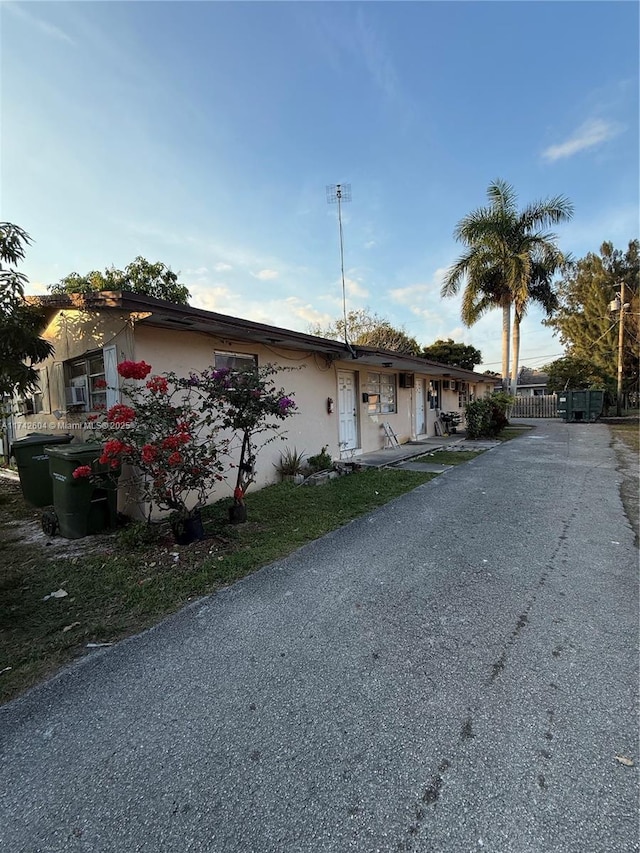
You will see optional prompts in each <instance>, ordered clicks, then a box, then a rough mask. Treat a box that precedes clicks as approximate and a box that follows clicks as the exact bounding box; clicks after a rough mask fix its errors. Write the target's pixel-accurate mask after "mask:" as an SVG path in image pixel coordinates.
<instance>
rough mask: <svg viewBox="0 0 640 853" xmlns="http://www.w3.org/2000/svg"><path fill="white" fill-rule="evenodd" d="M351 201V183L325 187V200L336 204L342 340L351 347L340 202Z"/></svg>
mask: <svg viewBox="0 0 640 853" xmlns="http://www.w3.org/2000/svg"><path fill="white" fill-rule="evenodd" d="M343 201H351V184H331V185H330V186H328V187H327V202H328V203H329V204H335V203H336V202H337V204H338V229H339V234H340V273H341V276H342V315H343V321H344V342H345V344H346V345H347V346H348V347H349V349H351V345H350V343H349V336H348V334H347V288H346V286H345V281H344V239H343V234H342V202H343Z"/></svg>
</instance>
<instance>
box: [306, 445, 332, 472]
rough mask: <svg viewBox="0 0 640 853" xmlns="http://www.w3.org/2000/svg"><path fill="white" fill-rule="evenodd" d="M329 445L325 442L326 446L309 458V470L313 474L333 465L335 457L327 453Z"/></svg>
mask: <svg viewBox="0 0 640 853" xmlns="http://www.w3.org/2000/svg"><path fill="white" fill-rule="evenodd" d="M328 446H329V445H328V444H325V446H324V447H323V448H322V449H321V450H320V453H316V455H315V456H310V457H309V459H308V460H307V465H308V466H309V470H310V471H311V473H312V474H317V473H318V472H319V471H326V470H327V469H329V468H332V467H333V459H332V458H331V456H330V455H329V454H328V453H327V447H328Z"/></svg>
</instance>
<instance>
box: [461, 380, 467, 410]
mask: <svg viewBox="0 0 640 853" xmlns="http://www.w3.org/2000/svg"><path fill="white" fill-rule="evenodd" d="M468 394H469V386H468V385H467V383H466V382H458V408H459V409H464V407H465V406H466V405H467V400H468Z"/></svg>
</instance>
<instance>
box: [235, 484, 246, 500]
mask: <svg viewBox="0 0 640 853" xmlns="http://www.w3.org/2000/svg"><path fill="white" fill-rule="evenodd" d="M243 497H244V492H243V491H242V489H241V488H240V486H236V487H235V489H234V490H233V498H234V500H236V501H241V500H242V499H243Z"/></svg>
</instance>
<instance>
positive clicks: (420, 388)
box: [416, 379, 427, 437]
mask: <svg viewBox="0 0 640 853" xmlns="http://www.w3.org/2000/svg"><path fill="white" fill-rule="evenodd" d="M424 396H425V395H424V379H416V437H417V436H419V435H424V434H425V432H426V431H427V426H426V423H425V419H424Z"/></svg>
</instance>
